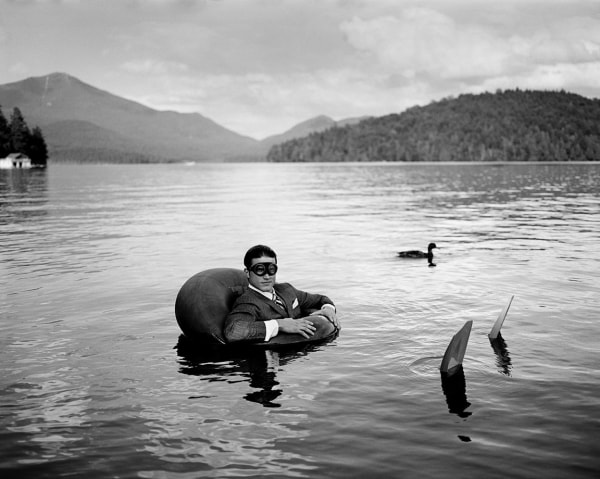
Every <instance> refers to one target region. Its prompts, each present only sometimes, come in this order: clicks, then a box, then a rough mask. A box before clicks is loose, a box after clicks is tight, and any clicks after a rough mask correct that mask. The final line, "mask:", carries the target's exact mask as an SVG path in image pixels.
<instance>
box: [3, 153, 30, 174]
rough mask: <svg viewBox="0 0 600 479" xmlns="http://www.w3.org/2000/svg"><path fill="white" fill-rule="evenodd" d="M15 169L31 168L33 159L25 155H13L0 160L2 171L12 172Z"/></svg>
mask: <svg viewBox="0 0 600 479" xmlns="http://www.w3.org/2000/svg"><path fill="white" fill-rule="evenodd" d="M13 168H17V169H19V168H21V169H27V168H31V158H29V157H28V156H27V155H25V154H23V153H11V154H10V155H8V156H7V157H6V158H0V169H3V170H10V169H13Z"/></svg>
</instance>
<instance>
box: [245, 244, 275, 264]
mask: <svg viewBox="0 0 600 479" xmlns="http://www.w3.org/2000/svg"><path fill="white" fill-rule="evenodd" d="M261 256H267V257H269V258H275V263H277V255H276V254H275V251H273V250H272V249H271V248H269V247H268V246H265V245H262V244H257V245H256V246H253V247H252V248H250V249H249V250H248V251H246V255H245V256H244V266H245V267H246V268H248V269H249V268H250V266H252V260H253V259H255V258H260V257H261Z"/></svg>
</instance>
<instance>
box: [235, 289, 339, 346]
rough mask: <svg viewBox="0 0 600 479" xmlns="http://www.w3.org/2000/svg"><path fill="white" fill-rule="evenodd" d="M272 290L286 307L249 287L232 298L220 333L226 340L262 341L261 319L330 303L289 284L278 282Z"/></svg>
mask: <svg viewBox="0 0 600 479" xmlns="http://www.w3.org/2000/svg"><path fill="white" fill-rule="evenodd" d="M275 292H276V293H277V296H279V297H280V298H281V299H282V300H283V302H284V304H285V308H282V307H281V306H279V305H277V304H276V303H275V301H271V300H269V299H267V298H266V297H264V296H263V295H262V294H260V293H258V292H257V291H254V290H253V289H250V288H248V289H247V290H246V291H245V292H244V293H242V295H241V296H240V297H239V298H238V299H237V300H236V301H235V303H234V304H233V308H232V309H231V311H230V313H229V314H228V315H227V318H226V319H225V327H224V329H223V334H224V336H225V339H226V340H227V341H228V342H230V343H231V342H235V341H254V342H259V341H264V340H265V334H266V331H267V329H266V326H265V323H264V321H267V320H269V319H279V318H302V317H304V316H308V315H309V314H310V313H312V312H313V311H316V310H318V309H321V306H323V305H324V304H332V305H333V301H331V300H330V299H329V298H328V297H327V296H323V295H321V294H313V293H307V292H305V291H300V290H299V289H296V288H294V287H293V286H292V285H291V284H289V283H277V284H276V285H275Z"/></svg>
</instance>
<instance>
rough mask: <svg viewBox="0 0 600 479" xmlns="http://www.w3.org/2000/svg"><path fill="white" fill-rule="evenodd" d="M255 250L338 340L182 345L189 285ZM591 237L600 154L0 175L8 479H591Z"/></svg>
mask: <svg viewBox="0 0 600 479" xmlns="http://www.w3.org/2000/svg"><path fill="white" fill-rule="evenodd" d="M430 241H435V242H436V243H437V245H438V247H439V249H438V250H435V263H436V264H437V266H436V267H428V265H427V261H426V260H406V259H401V258H398V257H397V256H396V253H397V251H399V250H402V249H413V248H419V249H423V248H426V245H427V244H428V243H429V242H430ZM256 243H265V244H268V245H270V246H272V247H273V248H274V249H275V250H276V251H277V253H278V255H279V265H280V271H279V273H278V280H279V281H288V282H291V283H293V284H294V285H295V286H296V287H298V288H300V289H304V290H307V291H314V292H321V293H324V294H327V295H328V296H329V297H331V298H332V299H333V300H334V301H335V303H336V305H337V308H338V315H339V317H340V320H341V323H342V330H341V332H340V334H339V336H338V337H337V338H336V339H334V340H333V341H331V342H329V343H328V344H324V345H319V346H314V347H311V348H306V349H303V350H298V351H291V352H280V353H277V352H272V351H266V352H265V351H259V352H254V353H248V354H240V355H236V356H233V355H229V354H218V353H208V352H200V351H197V352H194V353H190V352H189V351H183V350H182V349H179V348H177V344H178V340H179V335H180V331H179V328H178V326H177V323H176V321H175V317H174V302H175V297H176V295H177V292H178V290H179V288H180V287H181V285H182V284H183V283H184V282H185V281H186V280H187V279H188V278H189V277H190V276H192V275H193V274H195V273H196V272H198V271H201V270H203V269H207V268H213V267H240V268H241V263H242V257H243V254H244V253H245V251H246V249H247V248H248V247H250V246H252V245H253V244H256ZM599 245H600V164H598V163H595V164H510V165H475V164H441V165H440V164H431V165H430V164H387V163H375V164H359V163H352V164H198V165H147V166H144V165H137V166H133V165H127V166H114V165H113V166H107V165H104V166H85V165H51V166H50V167H49V168H48V169H47V170H46V171H0V268H1V276H0V288H1V290H2V291H1V296H0V297H1V298H2V302H1V304H0V324H1V328H2V334H1V336H0V358H1V368H2V373H1V382H0V406H1V408H0V414H1V416H0V475H1V476H2V477H3V478H12V477H15V478H16V477H18V478H28V477H34V478H46V477H47V478H58V477H86V478H87V479H94V478H107V477H115V478H116V477H119V478H129V477H141V478H199V477H210V478H217V477H296V478H309V477H310V478H321V477H327V478H365V477H369V478H390V477H402V478H412V477H414V478H439V477H462V478H471V477H472V478H481V477H485V478H505V477H510V478H531V477H544V478H564V477H569V478H587V477H597V474H598V472H599V471H600V446H599V445H598V438H599V437H600V399H599V398H600V359H599V353H600V346H599V340H600V316H599V313H598V311H599V309H600V247H599ZM512 295H514V300H513V302H512V306H511V308H510V311H509V313H508V317H507V319H506V321H505V323H504V326H503V328H502V336H503V338H504V344H503V345H501V346H502V347H500V348H499V347H496V348H493V347H492V345H491V344H490V342H489V340H488V337H487V334H488V333H489V332H490V329H491V327H492V325H493V324H494V321H495V319H496V317H497V316H498V314H499V312H500V311H501V309H502V307H503V306H504V305H505V304H506V303H507V302H508V300H509V299H510V297H511V296H512ZM468 320H473V329H472V332H471V336H470V340H469V343H468V348H467V352H466V356H465V359H464V375H459V376H455V381H454V383H453V384H446V383H445V382H444V383H442V380H441V376H440V372H439V369H438V368H439V365H440V362H441V359H442V356H443V354H444V351H445V349H446V346H447V345H448V342H449V341H450V339H451V338H452V336H453V335H454V334H455V333H456V332H457V331H458V330H459V329H460V328H461V327H462V325H463V324H464V323H465V322H466V321H468Z"/></svg>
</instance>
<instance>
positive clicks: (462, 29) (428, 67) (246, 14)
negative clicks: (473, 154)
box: [0, 0, 600, 139]
mask: <svg viewBox="0 0 600 479" xmlns="http://www.w3.org/2000/svg"><path fill="white" fill-rule="evenodd" d="M53 72H64V73H68V74H70V75H73V76H75V77H77V78H79V79H80V80H82V81H84V82H86V83H89V84H91V85H93V86H96V87H98V88H101V89H103V90H107V91H109V92H111V93H114V94H116V95H119V96H122V97H125V98H128V99H131V100H135V101H138V102H140V103H142V104H144V105H147V106H150V107H152V108H156V109H160V110H175V111H180V112H198V113H200V114H202V115H204V116H206V117H208V118H210V119H212V120H214V121H216V122H217V123H219V124H221V125H222V126H225V127H227V128H229V129H231V130H233V131H236V132H238V133H241V134H245V135H248V136H252V137H254V138H259V139H260V138H263V137H265V136H268V135H272V134H276V133H281V132H283V131H285V130H286V129H288V128H290V127H292V126H293V125H295V124H297V123H299V122H301V121H304V120H307V119H308V118H311V117H314V116H316V115H320V114H324V115H328V116H330V117H332V118H333V119H335V120H340V119H344V118H351V117H357V116H363V115H376V116H379V115H384V114H387V113H399V112H401V111H403V110H404V109H406V108H408V107H410V106H413V105H424V104H427V103H429V102H431V101H432V100H439V99H441V98H444V97H447V96H457V95H459V94H461V93H469V92H482V91H492V92H493V91H495V90H496V89H498V88H501V89H507V88H516V87H519V88H521V89H527V88H529V89H550V90H557V89H563V88H564V89H565V90H567V91H572V92H575V93H579V94H582V95H585V96H588V97H592V98H598V97H600V0H499V1H491V0H420V1H419V0H412V1H411V0H338V1H335V0H144V1H142V0H0V84H4V83H9V82H13V81H19V80H22V79H25V78H27V77H30V76H43V75H46V74H48V73H53Z"/></svg>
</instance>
